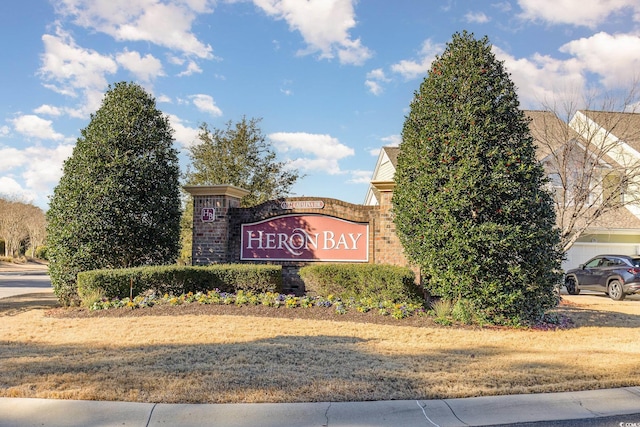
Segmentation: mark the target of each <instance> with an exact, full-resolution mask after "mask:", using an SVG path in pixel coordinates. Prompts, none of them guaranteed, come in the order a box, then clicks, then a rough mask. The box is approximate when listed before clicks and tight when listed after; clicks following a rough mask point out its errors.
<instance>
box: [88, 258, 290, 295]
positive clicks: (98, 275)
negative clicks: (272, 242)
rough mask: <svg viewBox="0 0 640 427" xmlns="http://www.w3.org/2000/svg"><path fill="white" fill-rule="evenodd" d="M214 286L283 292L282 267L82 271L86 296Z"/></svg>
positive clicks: (227, 289)
mask: <svg viewBox="0 0 640 427" xmlns="http://www.w3.org/2000/svg"><path fill="white" fill-rule="evenodd" d="M131 287H132V289H131ZM213 289H219V290H220V291H222V292H236V291H238V290H251V291H255V292H268V291H271V292H281V291H282V267H281V266H279V265H259V264H215V265H210V266H206V267H192V266H178V265H168V266H156V267H135V268H125V269H116V270H106V269H104V270H91V271H84V272H81V273H78V294H79V295H80V297H81V298H82V299H83V300H84V299H86V298H87V297H89V298H91V297H94V296H95V295H96V294H100V295H101V296H102V297H105V298H109V299H111V298H125V297H128V296H129V295H130V292H131V291H132V293H133V296H136V295H139V294H142V293H145V292H147V291H155V292H158V293H160V294H163V295H164V294H170V295H182V294H186V293H189V292H194V293H195V292H207V291H210V290H213Z"/></svg>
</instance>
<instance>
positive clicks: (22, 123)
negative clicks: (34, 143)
mask: <svg viewBox="0 0 640 427" xmlns="http://www.w3.org/2000/svg"><path fill="white" fill-rule="evenodd" d="M9 121H10V122H11V123H12V124H13V128H14V129H15V130H16V132H19V133H21V134H23V135H25V136H28V137H33V138H39V139H50V140H54V141H58V140H62V139H64V135H62V134H61V133H58V132H56V131H54V130H53V126H52V122H51V120H45V119H42V118H40V117H38V116H36V115H33V114H25V115H22V116H18V117H16V118H15V119H11V120H9Z"/></svg>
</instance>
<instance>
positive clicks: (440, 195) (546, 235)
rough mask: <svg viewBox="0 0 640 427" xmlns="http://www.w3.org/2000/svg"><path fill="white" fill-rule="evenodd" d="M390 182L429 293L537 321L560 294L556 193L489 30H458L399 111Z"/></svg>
mask: <svg viewBox="0 0 640 427" xmlns="http://www.w3.org/2000/svg"><path fill="white" fill-rule="evenodd" d="M395 181H396V187H395V191H394V195H393V212H394V215H395V225H396V229H397V232H398V236H399V238H400V240H401V242H402V244H403V246H404V249H405V252H406V254H407V255H408V257H409V258H410V260H411V261H412V262H414V263H416V264H417V265H419V266H420V267H421V273H422V274H423V276H424V283H425V287H426V290H427V291H428V292H429V293H430V294H431V295H435V296H438V297H441V298H443V299H447V300H451V301H461V300H463V301H465V304H466V305H465V310H469V309H473V310H474V311H476V314H477V318H480V319H485V320H486V321H488V322H491V323H496V324H509V325H519V324H532V323H535V322H536V321H538V320H539V319H541V318H542V316H543V315H544V313H545V312H546V311H547V310H549V309H550V308H553V307H555V306H556V305H557V303H558V297H557V294H556V292H555V291H556V287H557V286H558V284H559V283H560V279H561V277H560V262H561V258H562V254H561V253H560V252H559V250H558V242H559V234H558V230H557V229H556V227H555V213H554V209H553V202H552V197H551V195H550V193H549V192H548V191H547V189H546V187H545V185H546V178H545V176H544V173H543V169H542V167H541V165H540V164H539V163H538V162H537V161H536V158H535V147H534V145H533V139H532V137H531V135H530V132H529V128H528V121H527V119H526V118H525V116H524V113H523V112H522V111H521V110H520V108H519V102H518V97H517V95H516V90H515V87H514V84H513V83H512V81H511V80H510V79H509V75H508V73H507V71H506V70H505V68H504V66H503V63H502V62H501V61H497V60H496V58H495V55H494V54H493V53H492V51H491V45H490V44H489V41H488V39H487V38H486V37H484V38H482V39H480V40H477V39H475V38H474V37H473V34H469V33H467V32H464V33H462V34H460V33H457V34H454V35H453V39H452V41H451V42H449V43H448V44H447V47H446V49H445V51H444V53H443V54H442V55H440V56H438V57H437V58H436V60H435V61H434V62H433V63H432V65H431V69H430V70H429V72H428V75H427V77H426V78H425V79H424V81H423V82H422V84H421V85H420V88H419V90H418V91H416V92H415V96H414V99H413V101H412V102H411V105H410V111H409V114H408V116H407V117H406V120H405V122H404V127H403V129H402V143H401V145H400V153H399V155H398V165H397V170H396V175H395ZM472 317H474V316H473V315H471V314H470V313H467V314H465V318H472Z"/></svg>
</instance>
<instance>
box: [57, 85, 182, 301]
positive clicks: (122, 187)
mask: <svg viewBox="0 0 640 427" xmlns="http://www.w3.org/2000/svg"><path fill="white" fill-rule="evenodd" d="M81 135H82V136H81V137H80V138H78V140H77V144H76V147H75V148H74V150H73V154H72V155H71V157H70V158H69V159H68V160H67V161H66V162H65V164H64V170H63V176H62V178H61V179H60V182H59V184H58V186H57V187H56V188H55V190H54V193H53V196H52V198H51V200H50V208H49V211H48V212H47V220H48V229H47V232H48V237H47V245H48V257H49V271H50V274H51V281H52V284H53V287H54V290H55V292H56V294H57V296H58V298H59V299H60V301H61V302H63V303H66V304H71V303H74V302H75V300H76V298H77V285H76V275H77V273H78V272H81V271H87V270H93V269H98V268H124V267H135V266H143V265H159V264H169V263H172V262H174V261H175V259H176V257H177V255H178V250H179V233H180V186H179V177H180V169H179V165H178V157H177V151H176V150H175V149H174V148H173V130H172V129H171V127H170V125H169V121H168V119H167V117H166V116H165V115H163V114H162V112H161V111H160V110H158V109H157V108H156V104H155V100H154V99H153V98H152V97H151V96H150V95H149V94H147V93H146V92H145V90H144V89H143V88H142V87H140V86H138V85H136V84H132V83H125V82H120V83H116V84H115V85H114V86H113V87H109V90H108V91H107V93H106V95H105V97H104V99H103V101H102V106H101V107H100V109H99V110H98V111H97V112H96V113H95V114H92V115H91V121H90V123H89V125H88V126H87V127H86V128H85V129H83V130H82V131H81Z"/></svg>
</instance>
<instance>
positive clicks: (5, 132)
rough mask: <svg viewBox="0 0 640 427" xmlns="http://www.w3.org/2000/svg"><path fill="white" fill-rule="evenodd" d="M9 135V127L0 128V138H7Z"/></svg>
mask: <svg viewBox="0 0 640 427" xmlns="http://www.w3.org/2000/svg"><path fill="white" fill-rule="evenodd" d="M10 133H11V129H10V128H9V126H4V125H3V126H0V137H3V136H8V135H9V134H10Z"/></svg>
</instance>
